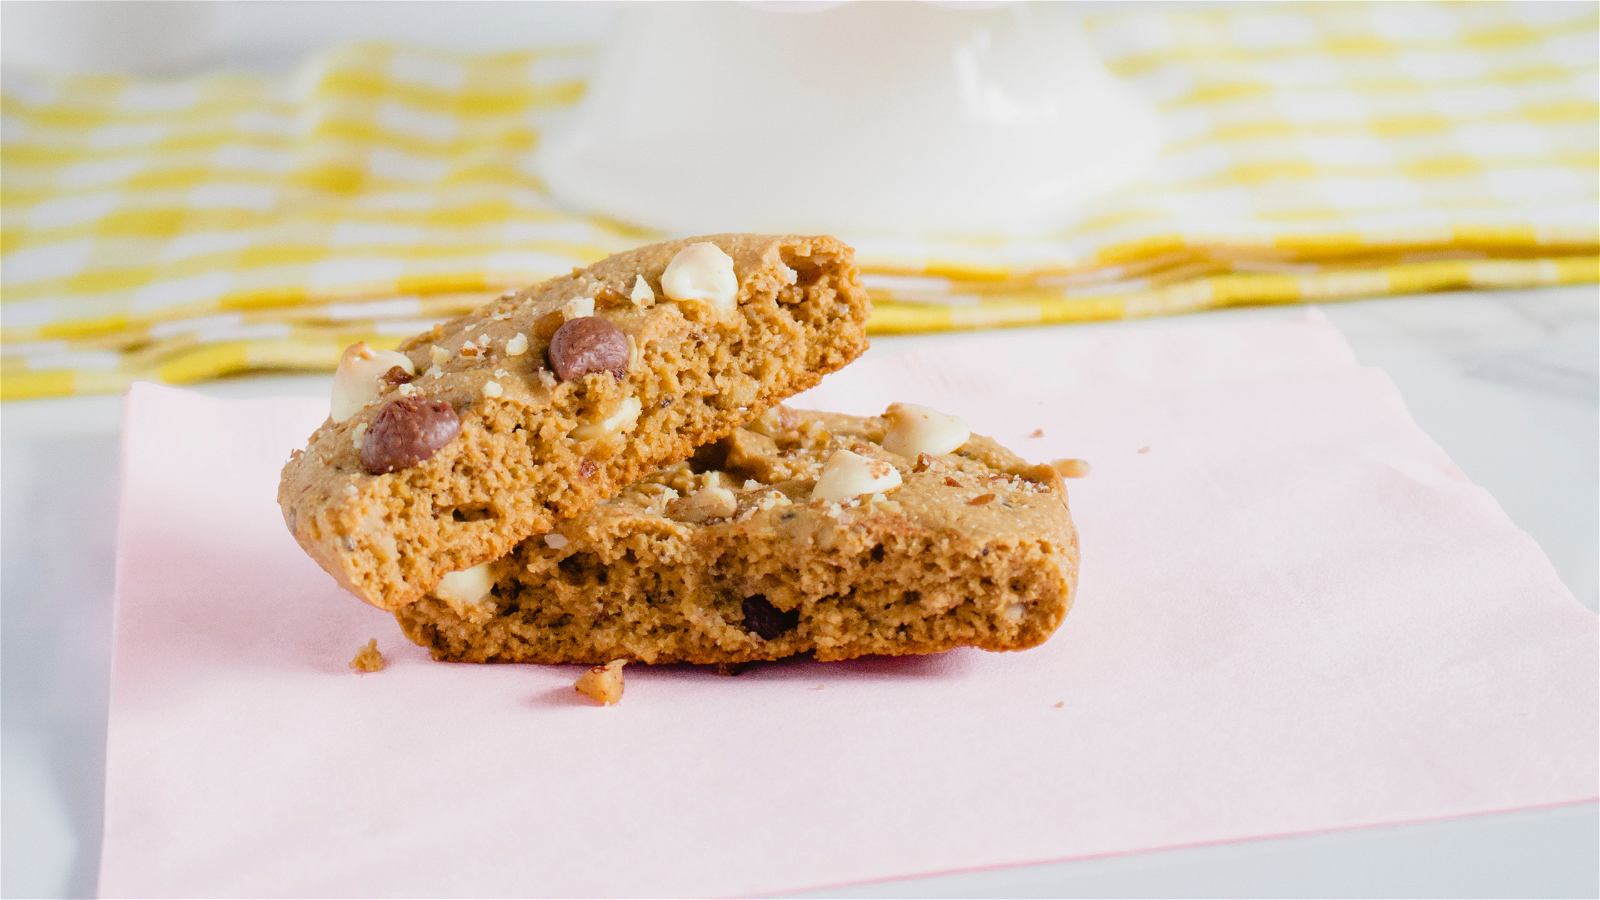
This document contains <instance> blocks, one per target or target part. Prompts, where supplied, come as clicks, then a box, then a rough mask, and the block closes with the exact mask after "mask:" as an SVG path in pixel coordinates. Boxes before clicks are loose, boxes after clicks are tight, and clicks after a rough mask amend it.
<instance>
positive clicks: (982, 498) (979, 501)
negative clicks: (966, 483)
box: [967, 494, 994, 506]
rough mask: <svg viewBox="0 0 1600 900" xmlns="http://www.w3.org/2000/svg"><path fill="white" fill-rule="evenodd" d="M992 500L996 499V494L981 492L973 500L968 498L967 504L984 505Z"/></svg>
mask: <svg viewBox="0 0 1600 900" xmlns="http://www.w3.org/2000/svg"><path fill="white" fill-rule="evenodd" d="M992 500H994V495H993V494H979V495H978V496H976V497H973V498H972V499H971V500H968V501H967V505H968V506H982V505H984V504H985V503H989V502H991V501H992Z"/></svg>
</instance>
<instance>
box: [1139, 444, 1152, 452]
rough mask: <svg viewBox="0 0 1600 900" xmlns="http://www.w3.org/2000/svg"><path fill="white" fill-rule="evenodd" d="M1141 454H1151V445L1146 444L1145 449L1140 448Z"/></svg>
mask: <svg viewBox="0 0 1600 900" xmlns="http://www.w3.org/2000/svg"><path fill="white" fill-rule="evenodd" d="M1139 452H1140V453H1149V452H1150V445H1149V444H1145V445H1144V446H1143V447H1140V448H1139Z"/></svg>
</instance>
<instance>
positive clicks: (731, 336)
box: [278, 234, 870, 610]
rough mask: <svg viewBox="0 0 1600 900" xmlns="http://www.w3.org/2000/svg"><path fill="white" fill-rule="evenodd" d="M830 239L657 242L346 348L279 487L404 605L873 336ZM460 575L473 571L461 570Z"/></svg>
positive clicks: (348, 582) (861, 298) (290, 520)
mask: <svg viewBox="0 0 1600 900" xmlns="http://www.w3.org/2000/svg"><path fill="white" fill-rule="evenodd" d="M869 309H870V304H869V302H868V300H867V295H866V292H865V291H864V290H863V289H862V287H861V285H860V279H859V276H858V273H857V271H856V266H855V262H854V256H853V253H852V251H851V249H850V248H849V247H847V246H845V245H844V244H841V243H840V242H838V241H836V240H834V239H833V238H829V237H800V236H787V237H768V236H762V235H737V234H729V235H713V236H710V237H702V238H690V239H686V240H681V241H671V242H668V243H664V244H655V245H652V246H649V247H643V248H640V249H638V250H634V251H631V252H629V253H623V254H620V255H617V256H613V257H610V258H608V259H605V260H602V261H600V262H599V263H596V264H595V265H593V266H590V267H589V268H587V269H581V270H576V271H574V272H573V273H572V274H571V275H567V276H563V277H561V278H557V279H554V280H552V281H548V282H545V283H544V284H540V285H538V286H535V287H532V288H529V289H528V290H525V291H522V292H519V293H514V294H508V295H507V296H505V297H503V298H501V299H500V300H498V301H497V302H495V303H491V304H489V305H487V306H484V307H482V308H481V309H478V310H476V311H474V312H472V313H470V314H468V315H465V316H462V317H460V318H457V319H455V320H453V321H451V322H449V323H447V324H445V325H442V326H436V327H435V328H434V329H433V330H432V331H431V332H429V333H426V334H423V335H419V336H417V337H414V338H411V339H409V340H407V341H405V342H403V343H402V344H401V345H400V346H399V348H398V349H397V350H375V349H373V348H371V347H368V346H367V345H365V344H358V345H356V346H354V347H352V348H350V350H348V351H347V352H346V353H345V355H344V357H343V358H342V359H341V360H340V364H339V371H338V372H337V373H336V375H335V377H334V391H333V403H332V415H331V416H330V417H329V419H328V420H327V421H326V422H325V423H323V425H322V426H321V427H320V428H318V429H317V431H316V433H315V434H313V435H312V436H311V440H310V443H309V446H307V448H306V449H305V450H304V451H301V452H297V453H296V454H295V455H294V456H293V457H292V458H291V459H290V461H289V463H288V465H287V466H285V467H284V470H283V478H282V481H281V483H280V485H279V489H278V503H279V505H280V507H281V508H282V510H283V514H284V520H285V522H286V524H287V525H288V527H289V530H290V531H291V532H292V533H293V534H294V537H295V539H296V540H297V541H298V542H299V544H300V546H301V547H302V548H303V549H304V550H305V551H306V552H307V553H308V554H309V555H310V556H311V557H312V558H313V559H315V560H316V561H317V562H318V564H320V565H321V566H322V567H323V569H325V570H326V571H328V572H329V573H330V574H331V575H333V577H334V578H335V579H337V580H338V582H339V584H341V585H342V586H344V587H345V588H346V589H348V590H349V591H351V592H352V593H354V594H355V595H356V596H358V597H360V598H361V599H363V600H365V601H367V602H368V603H371V604H373V605H375V606H378V607H381V608H383V609H390V610H392V609H398V608H400V607H403V606H405V605H406V604H408V603H411V602H413V601H415V600H417V599H418V598H420V597H422V596H423V595H424V594H425V593H426V592H429V591H434V590H435V589H436V588H438V589H439V590H438V592H437V594H438V596H449V595H451V594H452V593H454V594H458V595H464V594H465V593H470V592H468V591H465V590H464V589H461V587H460V585H456V586H444V587H440V586H441V585H442V584H443V583H444V581H445V580H446V579H447V578H449V577H452V576H453V575H454V576H459V575H461V573H463V572H465V571H466V570H469V569H471V568H472V567H474V566H477V565H479V564H482V563H485V562H488V561H490V560H493V559H496V558H498V557H500V556H502V555H504V554H506V553H507V552H509V551H510V550H511V549H512V548H513V547H515V546H516V545H517V543H518V542H519V541H522V540H523V539H525V538H527V537H529V536H530V535H538V534H543V533H545V532H548V531H550V530H551V528H553V527H554V526H555V523H556V521H557V520H558V519H560V518H563V517H570V516H574V515H578V514H580V513H582V512H583V511H584V510H587V509H589V508H591V507H593V506H594V505H595V504H597V503H599V502H601V501H602V500H603V499H605V498H607V497H611V496H613V495H615V494H616V493H617V492H618V491H620V490H621V489H623V488H624V487H626V486H627V485H629V484H630V483H632V482H633V481H635V480H636V479H639V478H641V477H643V476H645V475H647V474H648V473H651V472H654V471H656V470H657V469H658V468H660V467H661V466H663V465H670V464H672V463H674V462H677V461H679V460H683V459H685V458H687V457H688V456H689V455H690V454H691V453H693V452H694V450H695V448H697V447H699V446H701V445H703V444H706V443H710V442H713V441H716V440H718V439H719V438H722V437H724V436H726V435H727V434H729V433H730V432H732V431H733V430H734V429H735V428H737V427H739V426H740V425H742V424H744V423H746V422H749V421H750V420H751V419H753V418H755V417H756V416H758V415H760V414H761V413H762V412H763V411H764V410H766V409H768V408H769V407H772V406H773V405H775V404H777V403H778V402H780V401H781V400H783V399H784V398H786V397H788V396H790V395H792V394H794V393H797V392H799V391H802V390H804V389H806V388H808V387H811V386H812V385H814V384H816V383H817V381H818V380H819V379H821V377H822V376H823V375H824V374H826V373H828V372H831V371H834V370H835V369H838V368H839V367H841V366H843V365H845V364H846V363H848V362H850V361H851V360H852V359H855V358H856V357H857V356H859V355H860V354H861V352H862V350H864V349H865V348H866V331H865V324H866V318H867V314H868V312H869ZM456 580H457V581H459V580H460V578H456Z"/></svg>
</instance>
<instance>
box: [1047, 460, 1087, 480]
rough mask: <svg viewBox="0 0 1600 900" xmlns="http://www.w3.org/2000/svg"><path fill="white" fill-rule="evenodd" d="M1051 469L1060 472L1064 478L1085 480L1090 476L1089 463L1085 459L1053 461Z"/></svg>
mask: <svg viewBox="0 0 1600 900" xmlns="http://www.w3.org/2000/svg"><path fill="white" fill-rule="evenodd" d="M1050 468H1052V469H1055V470H1056V471H1057V472H1060V473H1061V477H1062V478H1083V477H1085V476H1087V475H1088V474H1089V462H1088V460H1083V459H1057V460H1052V461H1051V463H1050Z"/></svg>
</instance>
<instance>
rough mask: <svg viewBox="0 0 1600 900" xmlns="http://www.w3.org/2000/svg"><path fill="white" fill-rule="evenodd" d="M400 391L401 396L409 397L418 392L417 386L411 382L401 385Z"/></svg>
mask: <svg viewBox="0 0 1600 900" xmlns="http://www.w3.org/2000/svg"><path fill="white" fill-rule="evenodd" d="M398 390H399V391H400V396H402V397H409V396H411V395H412V394H415V393H416V392H417V386H416V385H414V384H411V383H410V382H407V383H405V384H402V385H400V387H399V388H398Z"/></svg>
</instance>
